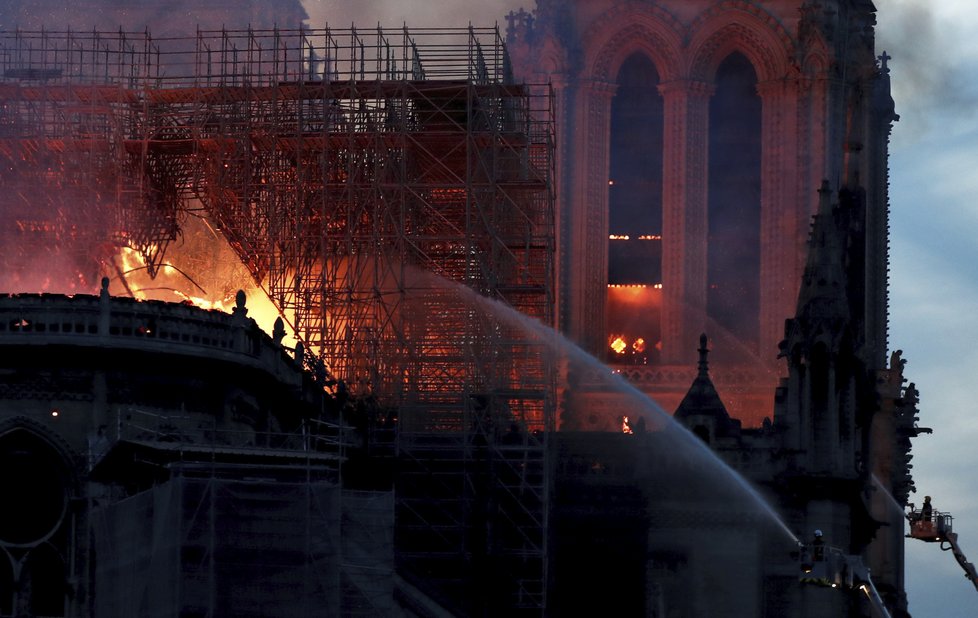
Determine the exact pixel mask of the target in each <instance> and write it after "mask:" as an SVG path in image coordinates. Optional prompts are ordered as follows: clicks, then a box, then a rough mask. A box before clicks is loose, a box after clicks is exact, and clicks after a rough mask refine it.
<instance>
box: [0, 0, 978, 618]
mask: <svg viewBox="0 0 978 618" xmlns="http://www.w3.org/2000/svg"><path fill="white" fill-rule="evenodd" d="M49 4H51V6H55V5H57V6H56V8H55V9H52V10H51V11H49V12H48V13H46V14H45V10H46V9H45V8H44V7H45V6H47V4H46V3H45V2H43V1H42V2H39V3H37V6H32V7H31V8H30V9H27V8H24V7H23V6H21V3H16V2H15V3H11V4H10V5H9V6H7V8H6V9H0V24H3V26H2V28H3V29H2V30H0V64H2V66H0V69H2V75H0V181H2V186H3V187H4V192H3V196H2V197H0V212H2V213H3V218H4V226H3V228H2V230H0V237H2V238H3V246H4V255H3V256H2V260H3V272H2V273H0V282H3V284H4V285H5V286H6V287H7V290H6V291H7V292H9V293H8V294H7V295H6V296H3V297H0V317H2V319H0V347H2V349H3V350H4V351H5V352H6V353H5V354H4V355H3V356H2V360H0V471H2V473H0V495H3V498H4V502H5V503H6V504H15V505H17V507H16V508H13V509H5V510H4V511H3V513H2V514H0V616H28V615H43V616H99V617H101V616H131V615H181V616H231V615H233V616H293V615H294V616H300V615H301V616H309V615H344V616H366V615H371V616H374V615H384V616H450V615H456V616H496V615H500V616H502V615H506V616H510V615H520V616H522V615H526V616H559V615H582V614H595V615H600V614H614V615H622V616H650V617H655V618H666V617H678V616H697V617H698V616H703V617H706V616H709V617H711V618H712V617H717V616H730V617H735V616H737V617H739V616H769V617H772V618H773V617H775V616H777V617H779V618H780V617H784V616H807V617H813V616H816V617H818V616H825V617H829V616H868V617H873V616H894V617H898V616H908V615H909V614H908V613H907V599H906V594H905V589H904V580H903V570H904V554H903V547H904V534H905V532H906V526H907V518H908V516H907V515H905V513H904V509H905V507H906V505H907V503H908V498H909V494H910V492H912V491H914V486H913V481H912V478H911V476H910V465H909V460H910V448H911V443H910V440H911V438H913V437H916V436H917V435H918V434H920V433H921V432H925V431H928V430H926V429H924V428H921V427H918V425H917V420H918V418H917V407H916V406H917V394H916V391H915V389H914V387H913V385H912V384H908V383H907V381H906V379H905V376H904V366H905V361H904V360H903V359H902V358H901V353H900V352H899V351H892V350H890V349H889V348H888V345H889V342H888V341H887V265H888V239H887V218H888V196H887V186H888V183H887V174H888V167H887V165H888V164H887V157H888V155H887V149H888V140H889V135H890V131H891V128H892V125H893V123H894V122H895V121H896V120H897V115H896V114H895V112H894V106H893V100H892V99H891V97H890V93H889V79H890V77H889V69H888V67H887V60H888V57H887V55H886V54H885V53H880V52H878V51H877V50H876V48H875V41H874V24H875V14H876V9H875V7H874V6H873V3H872V2H871V1H870V0H823V1H819V2H814V1H811V0H730V1H725V2H707V1H706V0H702V1H700V0H696V1H681V2H680V1H676V2H673V1H666V0H659V1H651V0H598V1H595V0H588V1H584V0H574V1H563V2H558V1H555V0H537V2H536V6H535V7H534V8H533V9H532V10H520V11H516V12H512V13H510V14H509V15H508V17H507V25H506V28H505V31H504V32H500V31H499V30H498V29H496V28H476V27H472V26H470V27H469V28H463V29H450V28H429V29H411V28H408V27H406V26H405V27H400V28H395V29H384V28H381V27H367V28H362V29H358V28H356V27H352V28H351V27H345V26H344V27H342V28H333V27H331V26H329V25H326V24H323V25H319V24H304V23H303V19H305V17H306V15H305V13H304V12H303V11H302V9H301V7H300V6H299V5H298V3H283V4H287V5H288V7H287V8H281V11H279V7H278V5H276V11H275V12H270V11H268V10H266V8H267V7H264V4H263V3H261V2H256V1H251V0H240V1H239V2H232V1H230V0H229V1H227V2H224V3H222V4H221V5H220V6H218V5H214V6H212V7H210V8H208V9H207V10H203V9H201V11H200V13H199V14H197V15H196V16H197V18H198V19H200V20H201V24H200V25H199V26H198V27H197V30H196V34H189V33H185V32H183V31H179V29H177V30H172V29H169V30H166V33H165V34H166V36H159V37H158V38H154V37H153V35H151V33H149V32H147V31H145V29H143V28H142V26H141V24H142V22H141V21H140V20H142V21H148V20H150V19H151V18H152V16H151V15H150V13H151V12H152V10H151V8H150V7H148V6H143V5H140V6H139V7H135V8H133V7H130V9H129V10H128V11H129V12H127V13H125V14H123V13H119V14H120V15H122V17H120V18H119V20H120V21H119V22H118V23H108V22H106V23H104V24H101V22H100V25H101V26H103V29H102V30H98V29H96V30H94V31H91V30H76V29H71V28H63V29H61V30H57V29H51V28H52V27H56V26H57V24H58V23H60V22H58V21H57V20H58V19H60V18H63V17H64V16H63V15H61V12H60V11H62V9H63V6H62V4H61V3H54V2H52V3H49ZM108 4H111V3H108ZM224 5H227V8H229V9H230V8H232V7H236V9H235V10H236V13H235V15H236V16H237V17H241V16H248V19H249V20H250V23H248V24H244V25H238V26H234V25H228V22H221V21H219V19H220V16H221V15H220V14H221V11H220V10H219V9H220V8H221V7H223V6H224ZM239 5H240V6H239ZM4 11H6V13H4ZM110 14H111V13H110ZM106 15H107V14H105V13H99V19H101V20H106V19H109V18H108V17H107V16H106ZM237 17H236V19H237ZM47 19H50V20H53V21H54V22H55V23H54V24H53V25H49V24H45V23H43V22H44V21H45V20H47ZM18 20H20V21H21V23H24V24H26V26H25V27H23V28H21V27H17V28H14V27H10V28H8V27H7V24H8V23H10V24H14V25H16V24H17V23H18ZM127 20H128V21H127ZM35 22H39V23H35ZM208 24H211V25H210V26H209V25H208ZM215 24H223V26H221V25H215ZM42 26H43V27H42ZM239 290H247V291H248V292H247V293H245V292H244V291H239ZM259 301H265V302H266V304H267V307H268V309H260V308H259V306H258V302H259ZM268 301H270V303H269V302H268ZM262 312H267V313H269V314H270V318H271V320H272V321H271V323H269V324H267V325H265V327H264V329H265V330H262V328H260V327H259V325H258V323H256V321H255V319H253V318H254V317H258V318H260V317H261V316H260V315H259V314H260V313H262ZM266 331H267V332H266ZM927 517H928V519H927V520H926V521H925V520H923V519H912V520H911V522H910V523H911V530H910V531H911V533H912V534H913V535H914V536H916V537H917V538H922V539H924V540H930V541H946V540H947V539H948V538H949V537H951V536H952V535H953V532H951V530H950V519H949V518H948V519H947V521H946V524H945V520H944V519H942V515H941V514H933V515H932V514H930V513H928V515H927ZM924 524H926V526H924ZM922 526H923V527H922ZM816 530H817V531H818V533H817V535H816V536H815V537H813V536H812V535H813V534H814V531H816ZM954 539H956V537H953V539H952V541H951V542H952V543H954V549H955V555H956V556H958V555H959V551H958V549H957V546H956V542H955V541H954ZM959 562H960V563H961V565H962V567H964V568H965V572H966V573H967V574H968V576H969V579H971V580H972V581H975V579H976V577H975V574H974V567H973V566H971V564H970V563H968V562H967V561H966V560H965V559H964V557H963V555H961V556H960V558H959ZM976 586H978V584H976Z"/></svg>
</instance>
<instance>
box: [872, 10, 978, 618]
mask: <svg viewBox="0 0 978 618" xmlns="http://www.w3.org/2000/svg"><path fill="white" fill-rule="evenodd" d="M876 6H877V8H878V9H879V25H878V28H877V32H878V49H879V50H880V51H882V50H884V49H885V50H886V51H887V52H888V53H889V54H890V55H891V56H893V59H892V60H891V61H890V67H891V69H892V72H891V76H892V80H893V96H894V98H895V99H896V104H897V112H898V113H899V114H900V117H901V118H900V122H898V123H897V124H896V126H895V128H894V131H893V141H892V151H891V158H890V177H891V184H890V201H891V206H892V215H891V217H892V219H891V222H892V226H891V239H890V241H891V262H892V269H891V279H890V286H891V287H890V290H891V295H890V345H891V346H892V347H893V348H896V349H902V350H903V351H904V358H906V359H907V361H908V364H907V376H908V377H909V379H910V380H911V381H913V382H915V383H916V384H917V387H918V389H919V390H920V398H921V403H920V409H921V412H920V425H921V426H924V427H931V428H933V429H934V433H933V434H932V435H929V436H921V437H920V438H917V439H916V440H915V441H914V448H913V454H914V459H913V462H912V463H913V466H914V468H913V476H914V480H915V482H916V485H917V488H918V491H917V494H916V495H915V496H912V497H911V500H912V501H914V502H916V503H917V504H918V506H919V505H920V503H922V502H923V496H924V495H925V494H926V495H930V496H932V497H933V501H934V504H935V508H936V509H937V510H941V511H944V510H946V511H950V512H951V513H952V514H953V515H954V529H955V531H956V532H957V533H958V535H959V539H958V540H959V543H960V544H961V547H962V549H963V550H964V552H965V554H966V555H967V556H968V558H969V560H970V561H971V562H975V561H978V473H976V472H978V471H976V469H975V468H976V466H978V451H976V444H978V414H976V411H975V408H974V405H975V401H976V398H975V394H974V392H973V391H972V388H973V387H974V386H975V383H976V379H975V375H976V371H975V370H976V368H978V350H976V348H975V343H976V342H978V321H976V319H975V309H976V308H978V268H976V263H978V242H976V238H975V234H976V232H978V203H976V200H975V196H976V195H978V174H976V173H975V165H976V163H978V115H976V113H975V112H976V110H978V107H976V104H978V84H976V82H975V79H974V77H975V76H974V73H975V67H976V66H978V37H976V36H975V34H976V33H978V15H976V14H975V11H974V3H973V1H972V0H929V1H928V0H876ZM907 589H908V596H909V599H910V611H911V613H912V614H913V615H914V616H917V617H923V618H926V617H929V616H941V617H943V618H964V617H965V616H969V617H970V616H975V615H976V611H975V609H976V608H978V592H976V591H975V589H974V588H973V587H972V586H971V584H970V583H969V582H968V581H967V580H966V579H965V578H964V577H963V572H962V571H961V569H960V567H959V566H958V564H957V563H956V562H955V561H954V558H953V557H952V556H951V554H950V552H942V551H940V550H939V549H938V547H937V546H935V545H932V544H926V543H922V542H919V541H910V540H908V541H907Z"/></svg>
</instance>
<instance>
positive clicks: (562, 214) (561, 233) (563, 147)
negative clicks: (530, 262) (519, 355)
mask: <svg viewBox="0 0 978 618" xmlns="http://www.w3.org/2000/svg"><path fill="white" fill-rule="evenodd" d="M551 84H552V86H553V107H554V110H555V117H554V124H555V127H554V130H555V132H556V135H557V138H558V139H557V142H556V148H555V149H554V150H555V152H554V159H555V161H554V170H555V177H554V179H553V182H554V188H555V190H556V199H557V203H556V208H555V212H554V232H555V238H554V253H555V256H554V264H555V269H554V295H555V296H554V302H555V304H556V309H557V311H556V312H555V315H554V320H555V324H556V327H557V329H558V330H559V331H561V332H568V331H567V328H568V325H569V324H570V323H571V319H570V315H569V313H568V308H569V307H570V306H571V303H569V302H567V299H569V298H570V290H571V289H572V288H571V287H570V286H569V285H568V286H567V287H566V288H565V285H566V284H569V283H570V282H571V281H572V279H573V278H572V277H571V276H569V275H570V273H571V272H572V271H571V270H570V269H569V267H568V266H569V264H568V255H570V252H569V251H568V243H567V241H568V239H569V238H570V237H571V236H570V233H571V231H570V226H569V223H570V220H571V218H570V217H569V216H568V213H567V212H566V210H565V208H566V205H567V204H569V200H568V196H569V195H572V194H573V192H572V191H569V190H568V188H569V187H570V185H569V184H567V183H568V179H569V178H568V177H569V176H570V175H569V174H565V172H564V170H566V169H570V168H569V165H570V164H571V163H572V159H571V157H570V156H569V154H570V153H569V151H568V143H569V140H566V139H561V136H564V135H569V134H570V129H569V127H570V119H571V115H570V114H568V110H570V109H572V100H573V99H572V92H573V91H572V89H571V88H570V87H569V85H568V81H567V78H566V76H564V75H563V74H554V75H552V76H551Z"/></svg>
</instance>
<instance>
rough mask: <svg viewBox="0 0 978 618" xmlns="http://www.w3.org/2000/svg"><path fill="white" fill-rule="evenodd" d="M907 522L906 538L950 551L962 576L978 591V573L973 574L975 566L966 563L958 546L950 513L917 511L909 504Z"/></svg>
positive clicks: (966, 560)
mask: <svg viewBox="0 0 978 618" xmlns="http://www.w3.org/2000/svg"><path fill="white" fill-rule="evenodd" d="M925 506H926V505H925ZM907 521H909V522H910V534H908V535H907V538H911V539H918V540H920V541H924V542H926V543H940V547H941V550H942V551H950V552H951V553H952V554H953V555H954V559H955V560H957V561H958V564H959V565H961V568H962V569H964V576H965V577H966V578H967V579H968V581H970V582H971V585H973V586H974V587H975V590H978V573H976V572H975V565H973V564H972V563H970V562H968V559H967V558H966V557H965V555H964V553H963V552H962V551H961V547H960V546H959V545H958V535H957V533H956V532H954V530H953V528H952V524H953V521H954V518H953V517H951V514H950V513H947V512H942V511H931V510H928V509H924V510H920V511H917V510H915V509H914V505H913V504H911V505H910V512H909V513H907Z"/></svg>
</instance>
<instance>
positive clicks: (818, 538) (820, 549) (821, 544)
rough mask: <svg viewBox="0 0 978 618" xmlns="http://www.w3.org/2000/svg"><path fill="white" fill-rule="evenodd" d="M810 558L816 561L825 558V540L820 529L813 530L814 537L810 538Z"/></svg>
mask: <svg viewBox="0 0 978 618" xmlns="http://www.w3.org/2000/svg"><path fill="white" fill-rule="evenodd" d="M812 558H813V559H814V560H815V561H816V562H821V561H822V560H825V540H824V539H823V538H822V531H821V530H815V538H813V539H812Z"/></svg>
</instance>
